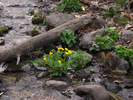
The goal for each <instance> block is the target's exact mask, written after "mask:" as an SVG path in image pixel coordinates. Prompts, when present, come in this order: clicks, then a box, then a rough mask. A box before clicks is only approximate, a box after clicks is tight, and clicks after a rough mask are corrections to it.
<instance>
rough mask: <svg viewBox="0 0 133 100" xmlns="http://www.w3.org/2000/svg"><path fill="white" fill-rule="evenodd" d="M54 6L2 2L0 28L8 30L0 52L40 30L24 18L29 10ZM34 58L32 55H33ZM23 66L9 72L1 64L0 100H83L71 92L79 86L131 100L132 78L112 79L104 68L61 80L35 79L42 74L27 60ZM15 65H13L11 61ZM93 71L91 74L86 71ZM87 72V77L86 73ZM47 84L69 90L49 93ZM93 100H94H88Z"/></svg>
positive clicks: (49, 2)
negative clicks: (58, 83) (103, 89)
mask: <svg viewBox="0 0 133 100" xmlns="http://www.w3.org/2000/svg"><path fill="white" fill-rule="evenodd" d="M55 7H56V6H55V5H54V2H53V1H52V0H44V5H42V3H41V2H38V1H37V0H1V1H0V26H8V27H9V31H8V33H7V34H5V35H4V36H0V39H3V40H5V44H4V45H1V46H0V50H2V49H4V48H9V47H11V46H14V45H17V44H19V43H20V42H22V41H26V40H27V39H29V38H31V37H32V36H31V35H27V33H29V32H31V31H32V30H33V28H36V29H39V26H37V25H34V24H32V22H31V19H32V17H33V16H29V15H27V13H28V12H29V9H32V10H34V11H38V9H40V8H43V10H46V11H49V10H53V9H54V8H55ZM45 27H46V26H42V27H41V30H40V32H41V33H43V32H46V30H45ZM32 56H34V54H33V55H32ZM22 59H23V60H22V61H24V62H23V63H24V65H23V67H22V68H24V69H23V71H22V69H17V71H16V69H15V70H12V69H10V68H7V71H6V72H2V71H3V70H5V69H6V65H5V66H4V67H3V66H2V64H0V100H84V99H83V98H82V97H79V96H77V95H75V93H74V92H73V89H74V88H75V87H77V86H79V85H96V84H98V85H104V86H105V87H106V89H107V90H108V91H112V92H113V93H115V94H117V95H118V96H120V97H121V98H122V99H123V100H133V75H132V74H130V75H127V76H125V75H114V74H110V75H109V74H108V73H104V71H103V68H102V67H103V65H101V64H99V63H97V62H95V60H94V61H92V62H93V64H89V65H87V67H86V68H85V69H83V70H81V71H80V72H76V74H75V75H69V76H62V77H54V78H52V77H50V76H48V77H44V78H39V77H37V76H38V75H39V74H40V73H42V72H44V71H41V70H37V69H36V68H34V67H33V65H32V64H31V62H33V59H32V58H30V57H26V58H22ZM14 62H15V63H16V61H14ZM14 62H13V63H12V62H9V63H8V64H7V66H8V65H9V66H10V65H13V66H14ZM88 68H92V69H93V70H94V71H90V72H89V71H88ZM85 72H86V73H85ZM48 80H58V81H65V82H67V83H68V85H69V86H68V87H67V88H64V87H57V88H58V89H59V91H58V89H57V90H56V89H52V88H49V87H48V86H46V85H45V82H46V81H48ZM87 100H93V99H87Z"/></svg>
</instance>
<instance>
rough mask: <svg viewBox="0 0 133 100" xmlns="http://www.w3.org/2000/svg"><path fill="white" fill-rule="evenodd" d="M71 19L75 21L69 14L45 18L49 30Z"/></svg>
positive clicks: (52, 15) (58, 14)
mask: <svg viewBox="0 0 133 100" xmlns="http://www.w3.org/2000/svg"><path fill="white" fill-rule="evenodd" d="M73 19H75V18H74V16H72V15H70V14H63V13H57V14H56V13H54V14H51V15H49V16H47V17H46V23H47V25H48V26H49V27H50V28H55V27H57V26H59V25H61V24H64V23H66V22H68V21H69V20H73Z"/></svg>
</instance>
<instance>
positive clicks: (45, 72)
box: [37, 71, 49, 78]
mask: <svg viewBox="0 0 133 100" xmlns="http://www.w3.org/2000/svg"><path fill="white" fill-rule="evenodd" d="M48 75H49V72H48V71H44V72H41V73H39V74H38V75H37V78H43V77H46V76H48Z"/></svg>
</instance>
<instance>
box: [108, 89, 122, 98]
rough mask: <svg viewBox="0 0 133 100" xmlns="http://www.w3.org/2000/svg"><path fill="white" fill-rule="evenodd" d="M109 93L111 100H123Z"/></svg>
mask: <svg viewBox="0 0 133 100" xmlns="http://www.w3.org/2000/svg"><path fill="white" fill-rule="evenodd" d="M108 92H109V96H110V100H122V99H121V98H120V97H118V96H117V95H116V94H114V93H113V92H110V91H108Z"/></svg>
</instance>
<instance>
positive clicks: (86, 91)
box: [74, 85, 110, 100]
mask: <svg viewBox="0 0 133 100" xmlns="http://www.w3.org/2000/svg"><path fill="white" fill-rule="evenodd" d="M74 92H75V93H76V94H77V95H79V96H84V95H91V96H92V98H93V100H110V97H109V93H108V91H106V90H105V88H103V87H102V86H100V85H82V86H78V87H77V88H76V89H74Z"/></svg>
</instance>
